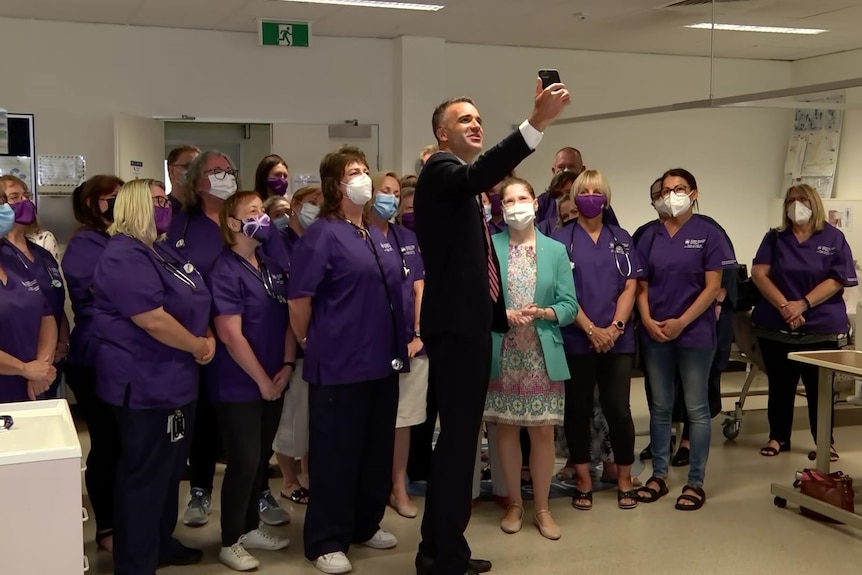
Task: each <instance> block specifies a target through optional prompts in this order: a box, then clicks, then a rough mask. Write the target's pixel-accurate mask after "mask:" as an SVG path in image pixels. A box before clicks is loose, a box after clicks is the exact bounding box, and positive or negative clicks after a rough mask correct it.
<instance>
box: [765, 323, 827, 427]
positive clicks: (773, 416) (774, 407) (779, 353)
mask: <svg viewBox="0 0 862 575" xmlns="http://www.w3.org/2000/svg"><path fill="white" fill-rule="evenodd" d="M757 341H758V343H759V344H760V353H761V355H762V356H763V364H764V366H765V367H766V376H767V379H768V381H769V401H768V404H767V415H768V417H769V439H774V440H775V441H777V442H779V443H790V434H791V431H792V430H793V407H794V402H795V400H796V386H797V385H798V384H799V378H800V377H801V378H802V385H804V386H805V395H806V397H807V398H808V422H809V424H810V426H811V436H812V437H814V442H815V443H817V389H818V385H817V380H818V377H819V374H818V368H817V366H814V365H806V364H802V363H799V362H796V361H790V360H789V359H787V354H788V353H790V352H793V351H816V350H827V349H838V343H837V342H822V343H814V344H809V345H793V344H789V343H783V342H777V341H774V340H771V339H764V338H758V340H757ZM832 412H833V414H832V416H831V417H830V419H831V420H832V421H833V422H834V419H835V418H834V412H835V406H834V404H833V406H832ZM832 428H833V424H832V423H830V426H829V429H830V430H831V429H832ZM830 433H831V431H830ZM831 441H834V439H831Z"/></svg>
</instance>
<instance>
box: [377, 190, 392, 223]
mask: <svg viewBox="0 0 862 575" xmlns="http://www.w3.org/2000/svg"><path fill="white" fill-rule="evenodd" d="M397 211H398V198H396V197H395V196H390V195H389V194H377V196H376V197H375V198H374V212H375V213H376V214H377V215H378V216H380V217H381V218H383V219H384V220H388V219H389V218H391V217H392V216H394V215H395V213H396V212H397Z"/></svg>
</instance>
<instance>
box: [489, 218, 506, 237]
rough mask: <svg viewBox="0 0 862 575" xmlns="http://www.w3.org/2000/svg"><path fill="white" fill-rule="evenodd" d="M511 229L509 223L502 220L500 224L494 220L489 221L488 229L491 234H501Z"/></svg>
mask: <svg viewBox="0 0 862 575" xmlns="http://www.w3.org/2000/svg"><path fill="white" fill-rule="evenodd" d="M507 229H509V224H507V223H506V222H504V221H503V220H500V223H499V224H495V223H494V222H488V231H489V232H491V235H492V236H493V235H494V234H499V233H502V232H504V231H506V230H507Z"/></svg>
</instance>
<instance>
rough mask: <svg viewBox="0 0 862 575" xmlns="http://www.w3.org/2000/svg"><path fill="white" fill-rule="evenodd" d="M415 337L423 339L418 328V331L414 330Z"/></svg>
mask: <svg viewBox="0 0 862 575" xmlns="http://www.w3.org/2000/svg"><path fill="white" fill-rule="evenodd" d="M413 337H418V338H419V339H422V334H421V333H419V330H418V329H417V330H416V331H414V332H413Z"/></svg>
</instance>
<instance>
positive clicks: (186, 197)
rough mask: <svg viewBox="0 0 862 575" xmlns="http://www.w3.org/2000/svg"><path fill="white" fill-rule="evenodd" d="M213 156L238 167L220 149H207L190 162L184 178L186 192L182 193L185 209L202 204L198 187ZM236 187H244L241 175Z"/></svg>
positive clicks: (238, 188) (232, 166)
mask: <svg viewBox="0 0 862 575" xmlns="http://www.w3.org/2000/svg"><path fill="white" fill-rule="evenodd" d="M213 157H220V158H224V159H225V160H227V163H228V165H229V166H230V167H231V169H234V170H235V169H236V166H234V163H233V160H231V159H230V156H228V155H227V154H225V153H224V152H220V151H218V150H205V151H204V152H202V153H201V155H199V156H198V157H197V158H195V159H194V160H192V162H191V163H190V164H189V169H188V170H187V171H186V176H185V178H183V192H184V193H183V195H182V196H183V197H182V203H183V210H184V211H189V210H190V209H192V208H194V207H196V206H198V205H199V204H200V202H201V199H200V194H198V188H199V187H200V183H201V180H203V178H204V170H205V169H206V166H207V163H209V160H210V159H211V158H213ZM236 189H237V190H241V189H242V186H241V185H240V182H239V176H237V179H236Z"/></svg>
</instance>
